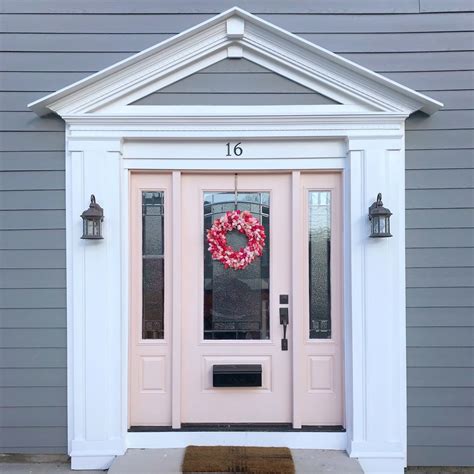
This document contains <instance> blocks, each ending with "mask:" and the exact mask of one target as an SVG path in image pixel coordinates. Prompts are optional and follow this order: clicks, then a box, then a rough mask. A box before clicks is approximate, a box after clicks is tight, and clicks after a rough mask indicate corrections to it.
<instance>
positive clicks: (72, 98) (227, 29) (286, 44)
mask: <svg viewBox="0 0 474 474" xmlns="http://www.w3.org/2000/svg"><path fill="white" fill-rule="evenodd" d="M229 58H231V59H232V58H235V59H245V60H248V61H250V62H252V63H254V64H256V65H259V66H261V67H262V68H265V69H267V70H269V71H271V72H273V73H275V74H278V75H279V76H282V77H283V78H286V79H288V80H289V81H292V82H294V83H296V84H299V85H300V86H301V87H304V88H306V89H308V90H310V91H314V93H315V94H319V95H321V96H324V97H326V98H328V101H329V102H330V103H331V105H317V104H316V105H304V106H299V109H300V110H301V109H302V108H303V109H305V110H306V113H320V112H324V113H326V114H327V113H331V112H330V111H331V110H333V111H334V113H345V114H347V113H377V114H380V113H382V114H398V115H409V114H410V113H412V112H415V111H417V110H421V111H423V112H426V113H428V114H431V113H433V112H435V111H436V110H438V109H439V108H441V107H442V104H441V103H440V102H438V101H436V100H434V99H431V98H429V97H427V96H425V95H423V94H420V93H418V92H416V91H414V90H412V89H409V88H408V87H405V86H403V85H401V84H398V83H396V82H394V81H392V80H390V79H387V78H385V77H383V76H381V75H379V74H377V73H374V72H373V71H370V70H368V69H367V68H364V67H362V66H359V65H357V64H355V63H353V62H351V61H348V60H347V59H345V58H343V57H341V56H339V55H337V54H334V53H331V52H330V51H328V50H326V49H324V48H321V47H319V46H317V45H315V44H313V43H310V42H308V41H306V40H304V39H302V38H299V37H298V36H295V35H293V34H292V33H289V32H288V31H285V30H283V29H281V28H279V27H277V26H275V25H272V24H270V23H268V22H266V21H264V20H262V19H260V18H258V17H257V16H255V15H252V14H250V13H248V12H245V11H243V10H241V9H240V8H237V7H234V8H232V9H230V10H228V11H226V12H224V13H222V14H220V15H217V16H215V17H214V18H211V19H210V20H207V21H205V22H203V23H201V24H199V25H197V26H195V27H193V28H191V29H189V30H186V31H184V32H183V33H181V34H178V35H176V36H174V37H172V38H170V39H168V40H166V41H163V42H161V43H159V44H157V45H155V46H153V47H151V48H148V49H146V50H144V51H142V52H140V53H138V54H135V55H133V56H131V57H129V58H127V59H125V60H123V61H120V62H118V63H116V64H114V65H112V66H110V67H108V68H106V69H103V70H102V71H99V72H97V73H95V74H93V75H91V76H89V77H87V78H85V79H83V80H81V81H78V82H76V83H74V84H72V85H70V86H68V87H65V88H63V89H61V90H59V91H57V92H54V93H52V94H50V95H48V96H46V97H43V98H42V99H39V100H37V101H35V102H33V103H31V104H29V105H28V106H29V107H30V108H31V109H32V110H34V111H35V112H36V113H37V114H38V115H45V114H47V113H50V112H54V113H57V114H58V115H60V116H62V117H71V116H78V115H82V116H83V115H85V114H87V115H89V114H92V115H103V116H110V115H121V116H123V115H130V114H131V115H138V114H147V115H148V114H152V113H154V114H160V113H161V112H163V113H169V107H163V106H160V105H154V106H149V105H140V101H141V100H142V99H144V98H146V97H149V96H150V95H152V94H154V93H157V92H159V91H160V90H163V89H165V88H167V87H169V86H170V85H172V84H175V83H177V82H178V81H182V80H183V79H185V78H187V77H189V76H191V75H193V74H195V73H197V72H199V71H201V70H203V69H206V68H209V67H211V66H213V65H215V64H217V63H219V62H221V61H223V60H226V59H229ZM211 107H212V106H211ZM216 107H218V106H216ZM249 107H252V106H249ZM295 107H296V106H295ZM198 109H199V108H196V110H198ZM289 110H290V109H289ZM295 110H296V109H295ZM186 111H187V113H189V107H187V108H186ZM175 112H177V113H179V107H178V108H175Z"/></svg>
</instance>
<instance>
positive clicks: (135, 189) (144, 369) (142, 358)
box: [129, 173, 173, 426]
mask: <svg viewBox="0 0 474 474" xmlns="http://www.w3.org/2000/svg"><path fill="white" fill-rule="evenodd" d="M143 191H164V205H165V234H164V258H165V265H164V266H165V295H164V305H165V317H164V332H165V336H164V339H142V336H141V335H142V192H143ZM171 199H172V196H171V174H156V173H153V174H144V173H132V174H131V179H130V290H131V291H130V332H129V351H130V352H129V425H130V426H147V425H148V426H160V425H162V426H169V425H171V339H172V332H171V301H172V293H171V289H172V285H171V281H172V269H171V258H172V252H173V240H172V236H171V217H172V213H171V209H172V205H171V204H172V201H171Z"/></svg>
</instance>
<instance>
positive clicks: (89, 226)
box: [81, 194, 104, 240]
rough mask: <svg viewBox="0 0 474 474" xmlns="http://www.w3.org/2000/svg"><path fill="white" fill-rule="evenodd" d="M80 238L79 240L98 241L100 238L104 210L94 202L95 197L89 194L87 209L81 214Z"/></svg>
mask: <svg viewBox="0 0 474 474" xmlns="http://www.w3.org/2000/svg"><path fill="white" fill-rule="evenodd" d="M81 217H82V237H81V239H90V240H98V239H103V237H102V221H103V220H104V210H103V209H102V208H101V207H100V206H99V205H98V204H97V203H96V202H95V196H94V195H93V194H91V203H90V205H89V209H87V210H85V211H84V212H83V213H82V214H81Z"/></svg>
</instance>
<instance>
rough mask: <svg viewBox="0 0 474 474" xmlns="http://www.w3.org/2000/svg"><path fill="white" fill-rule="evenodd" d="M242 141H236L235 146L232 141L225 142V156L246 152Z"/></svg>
mask: <svg viewBox="0 0 474 474" xmlns="http://www.w3.org/2000/svg"><path fill="white" fill-rule="evenodd" d="M241 144H242V142H238V143H236V144H235V145H234V146H232V143H230V142H227V143H226V144H225V146H226V150H227V154H226V155H225V156H240V155H242V153H243V152H244V150H243V148H242V147H241V146H240V145H241Z"/></svg>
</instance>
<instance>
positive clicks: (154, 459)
mask: <svg viewBox="0 0 474 474" xmlns="http://www.w3.org/2000/svg"><path fill="white" fill-rule="evenodd" d="M291 454H292V455H293V460H294V462H295V468H296V474H316V473H317V474H320V473H327V472H331V473H333V474H342V473H344V474H362V473H363V471H362V468H361V467H360V465H359V463H358V462H357V460H356V459H351V458H350V457H349V456H348V455H347V453H345V452H344V451H329V450H319V449H292V450H291ZM183 456H184V449H129V450H128V451H127V452H126V453H125V454H124V455H123V456H120V457H118V458H117V459H116V460H115V461H114V462H113V464H112V466H111V467H110V469H109V474H181V463H182V462H183Z"/></svg>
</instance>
